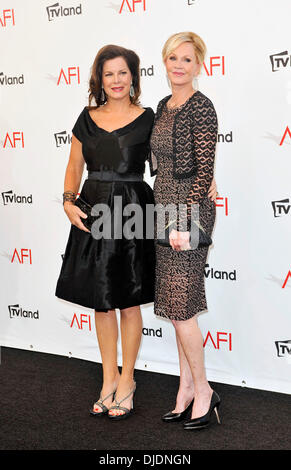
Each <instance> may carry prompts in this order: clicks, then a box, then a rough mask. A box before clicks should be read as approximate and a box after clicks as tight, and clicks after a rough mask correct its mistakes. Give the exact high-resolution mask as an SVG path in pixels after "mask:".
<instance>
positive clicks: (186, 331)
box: [173, 317, 212, 418]
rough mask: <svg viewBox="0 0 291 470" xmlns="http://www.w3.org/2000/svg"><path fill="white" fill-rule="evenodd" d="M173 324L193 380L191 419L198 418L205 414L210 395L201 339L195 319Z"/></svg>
mask: <svg viewBox="0 0 291 470" xmlns="http://www.w3.org/2000/svg"><path fill="white" fill-rule="evenodd" d="M173 324H174V326H175V329H176V333H177V335H178V338H179V340H180V343H181V345H182V348H183V350H184V353H185V356H186V358H187V361H188V364H189V367H190V370H191V374H192V378H193V384H194V389H195V400H194V404H193V408H192V416H191V418H198V417H200V416H203V415H205V414H206V413H207V411H208V409H209V405H210V400H211V395H212V389H211V387H210V385H209V383H208V381H207V378H206V371H205V366H204V349H203V337H202V334H201V331H200V328H199V326H198V323H197V320H196V318H195V317H192V318H190V319H188V320H181V321H176V320H175V321H173Z"/></svg>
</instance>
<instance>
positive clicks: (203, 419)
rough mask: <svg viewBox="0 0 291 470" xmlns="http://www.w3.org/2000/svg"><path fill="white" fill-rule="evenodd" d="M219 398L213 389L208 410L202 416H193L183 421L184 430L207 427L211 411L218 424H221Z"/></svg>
mask: <svg viewBox="0 0 291 470" xmlns="http://www.w3.org/2000/svg"><path fill="white" fill-rule="evenodd" d="M220 403H221V400H220V398H219V395H218V394H217V393H216V392H215V391H214V390H213V392H212V396H211V401H210V406H209V410H208V411H207V413H206V414H205V415H204V416H200V417H199V418H193V419H190V420H189V421H186V422H185V423H184V429H186V430H194V429H203V428H207V427H208V426H209V425H210V419H211V415H212V413H213V411H214V412H215V415H216V419H217V422H218V424H221V421H220V418H219V414H218V408H219V406H220Z"/></svg>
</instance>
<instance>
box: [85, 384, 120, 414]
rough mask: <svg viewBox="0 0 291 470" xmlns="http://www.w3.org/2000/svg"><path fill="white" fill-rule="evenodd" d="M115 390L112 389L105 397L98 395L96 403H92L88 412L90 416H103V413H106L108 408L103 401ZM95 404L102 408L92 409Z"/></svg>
mask: <svg viewBox="0 0 291 470" xmlns="http://www.w3.org/2000/svg"><path fill="white" fill-rule="evenodd" d="M115 392H116V390H114V392H111V393H109V394H108V395H107V396H106V397H104V398H101V395H100V398H99V400H98V401H96V403H94V405H93V408H92V409H91V410H90V414H91V415H92V416H103V415H106V414H107V413H108V408H107V406H106V405H104V403H103V402H104V401H105V400H107V398H109V397H111V395H113V396H114V394H115ZM95 405H98V406H100V408H101V409H102V411H94V406H95Z"/></svg>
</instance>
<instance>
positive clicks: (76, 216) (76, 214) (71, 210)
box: [64, 201, 91, 233]
mask: <svg viewBox="0 0 291 470" xmlns="http://www.w3.org/2000/svg"><path fill="white" fill-rule="evenodd" d="M64 211H65V213H66V214H67V216H68V218H69V220H70V222H71V224H72V225H75V226H76V227H78V228H79V229H80V230H84V232H89V233H91V232H90V230H88V229H87V227H85V225H84V224H83V223H82V221H81V219H80V217H83V219H86V218H87V214H85V213H84V212H83V211H81V209H80V208H79V207H77V206H75V204H74V203H72V202H70V201H65V202H64Z"/></svg>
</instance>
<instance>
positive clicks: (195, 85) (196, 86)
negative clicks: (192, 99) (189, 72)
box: [192, 77, 199, 91]
mask: <svg viewBox="0 0 291 470" xmlns="http://www.w3.org/2000/svg"><path fill="white" fill-rule="evenodd" d="M192 86H193V89H194V90H196V91H197V90H199V82H198V78H197V77H194V79H193V82H192Z"/></svg>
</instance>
